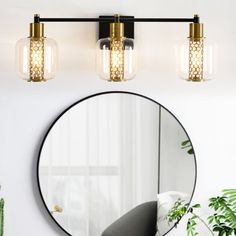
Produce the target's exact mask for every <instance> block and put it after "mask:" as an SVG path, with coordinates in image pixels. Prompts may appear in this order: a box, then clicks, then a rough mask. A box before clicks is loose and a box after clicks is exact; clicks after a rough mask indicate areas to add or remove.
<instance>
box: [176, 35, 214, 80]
mask: <svg viewBox="0 0 236 236" xmlns="http://www.w3.org/2000/svg"><path fill="white" fill-rule="evenodd" d="M215 61H216V47H215V45H214V44H209V43H208V42H207V40H206V39H205V38H203V39H201V40H198V41H193V40H192V39H189V40H188V41H186V42H184V43H182V44H179V45H178V46H177V48H176V65H177V73H178V76H179V77H180V78H182V79H186V80H190V79H189V77H190V76H194V75H195V76H196V77H197V78H199V80H196V81H206V80H211V79H214V76H215V66H214V65H215ZM201 70H202V75H201ZM201 76H202V77H203V78H201ZM191 81H194V80H191Z"/></svg>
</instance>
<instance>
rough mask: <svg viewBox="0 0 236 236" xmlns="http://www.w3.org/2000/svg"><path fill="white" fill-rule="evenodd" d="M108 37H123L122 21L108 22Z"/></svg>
mask: <svg viewBox="0 0 236 236" xmlns="http://www.w3.org/2000/svg"><path fill="white" fill-rule="evenodd" d="M110 37H111V38H123V37H124V23H110Z"/></svg>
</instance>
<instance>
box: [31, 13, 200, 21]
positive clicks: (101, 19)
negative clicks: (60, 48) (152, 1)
mask: <svg viewBox="0 0 236 236" xmlns="http://www.w3.org/2000/svg"><path fill="white" fill-rule="evenodd" d="M119 20H120V22H122V23H126V22H127V23H128V22H189V23H199V22H200V18H199V16H198V15H194V17H193V18H135V17H134V18H128V17H125V16H119ZM115 21H116V16H111V17H107V18H41V17H40V16H39V15H35V16H34V23H40V22H115Z"/></svg>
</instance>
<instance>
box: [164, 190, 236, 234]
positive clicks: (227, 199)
mask: <svg viewBox="0 0 236 236" xmlns="http://www.w3.org/2000/svg"><path fill="white" fill-rule="evenodd" d="M208 207H209V208H210V209H211V210H212V214H211V215H210V216H209V217H208V220H207V222H206V221H205V220H204V219H203V218H201V217H200V216H199V214H197V213H196V211H197V209H198V208H201V205H200V204H195V205H193V206H189V205H188V204H185V203H184V202H183V201H182V200H181V199H179V200H178V201H176V202H175V204H174V206H173V207H172V208H171V210H170V211H169V213H168V215H167V220H168V221H169V222H174V223H175V226H176V227H177V224H178V222H179V220H180V219H181V218H182V217H183V216H184V215H185V214H188V215H189V219H188V223H187V235H188V236H197V235H199V233H198V231H197V225H198V224H199V223H201V224H202V225H203V226H204V227H206V228H207V230H208V231H209V233H210V234H211V235H213V236H214V235H217V236H235V235H236V189H225V190H223V191H222V195H221V196H217V197H212V198H210V199H209V205H208Z"/></svg>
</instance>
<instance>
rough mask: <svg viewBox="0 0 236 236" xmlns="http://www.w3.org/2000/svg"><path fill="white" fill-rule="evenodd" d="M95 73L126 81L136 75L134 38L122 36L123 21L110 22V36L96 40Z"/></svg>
mask: <svg viewBox="0 0 236 236" xmlns="http://www.w3.org/2000/svg"><path fill="white" fill-rule="evenodd" d="M96 67H97V73H98V74H99V76H100V78H101V79H105V80H108V81H113V82H120V81H127V80H130V79H133V78H134V76H135V75H136V70H137V65H136V55H135V50H134V40H133V39H130V38H125V37H124V23H120V22H119V23H110V37H109V38H103V39H100V40H98V43H97V55H96Z"/></svg>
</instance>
